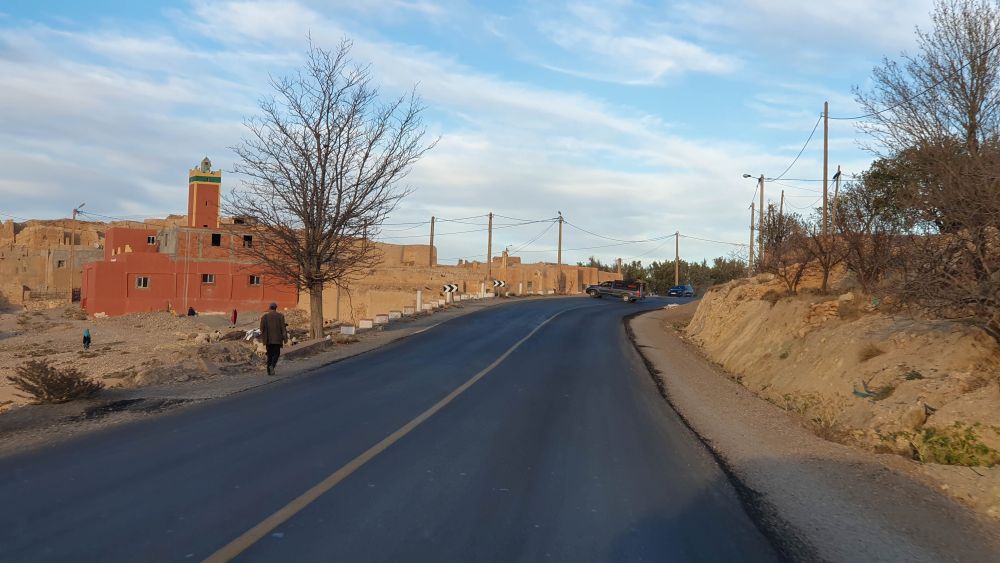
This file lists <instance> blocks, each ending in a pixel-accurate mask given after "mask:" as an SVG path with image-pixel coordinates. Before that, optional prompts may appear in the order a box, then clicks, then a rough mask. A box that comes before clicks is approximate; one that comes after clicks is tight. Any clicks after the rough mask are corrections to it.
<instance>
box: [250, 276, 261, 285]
mask: <svg viewBox="0 0 1000 563" xmlns="http://www.w3.org/2000/svg"><path fill="white" fill-rule="evenodd" d="M250 285H260V276H250Z"/></svg>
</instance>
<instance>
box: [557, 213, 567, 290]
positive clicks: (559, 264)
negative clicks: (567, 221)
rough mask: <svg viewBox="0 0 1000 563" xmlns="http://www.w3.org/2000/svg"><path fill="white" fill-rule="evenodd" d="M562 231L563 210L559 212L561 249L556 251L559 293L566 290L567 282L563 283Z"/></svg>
mask: <svg viewBox="0 0 1000 563" xmlns="http://www.w3.org/2000/svg"><path fill="white" fill-rule="evenodd" d="M562 231H563V216H562V211H560V212H559V250H558V251H557V253H556V265H557V269H556V275H557V276H559V283H558V287H559V293H564V292H565V291H566V287H565V284H564V283H563V269H562Z"/></svg>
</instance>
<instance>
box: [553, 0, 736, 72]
mask: <svg viewBox="0 0 1000 563" xmlns="http://www.w3.org/2000/svg"><path fill="white" fill-rule="evenodd" d="M631 7H632V6H631V2H600V3H594V2H589V1H587V2H581V1H574V2H570V3H568V4H567V5H566V6H565V7H564V8H562V9H557V10H555V13H549V14H547V15H544V16H541V17H539V18H538V19H539V22H538V24H537V25H538V28H539V29H540V30H541V31H542V33H543V34H545V35H546V36H547V37H548V39H549V40H551V41H552V42H553V43H555V44H556V45H558V46H559V47H561V48H562V49H564V50H565V51H566V52H567V53H572V54H573V57H572V58H573V59H574V60H573V62H570V63H566V64H562V65H556V64H549V63H543V66H545V67H546V68H549V69H551V70H556V71H559V72H565V73H568V74H572V75H575V76H582V77H587V78H592V79H596V80H605V81H610V82H621V83H624V84H656V83H659V82H661V81H663V80H664V79H665V78H667V77H668V76H674V75H679V74H683V73H687V72H701V73H710V74H726V73H729V72H732V71H733V70H734V69H735V68H736V65H737V64H738V63H737V59H736V58H735V57H732V56H727V55H720V54H716V53H712V52H710V51H709V50H708V49H705V48H704V47H702V46H700V45H697V44H695V43H692V42H690V41H686V40H683V39H680V38H678V37H675V36H673V35H670V34H668V33H665V32H663V31H659V30H657V29H655V27H652V26H649V25H646V24H644V23H643V22H642V21H641V19H640V18H635V17H631V18H630V17H626V16H625V15H624V14H625V13H626V10H627V9H628V8H631ZM577 59H578V60H577Z"/></svg>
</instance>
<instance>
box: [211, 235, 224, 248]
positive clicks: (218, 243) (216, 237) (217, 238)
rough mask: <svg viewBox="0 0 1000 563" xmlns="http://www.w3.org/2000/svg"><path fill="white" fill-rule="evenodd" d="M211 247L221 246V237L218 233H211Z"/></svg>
mask: <svg viewBox="0 0 1000 563" xmlns="http://www.w3.org/2000/svg"><path fill="white" fill-rule="evenodd" d="M212 246H222V235H221V234H219V233H212Z"/></svg>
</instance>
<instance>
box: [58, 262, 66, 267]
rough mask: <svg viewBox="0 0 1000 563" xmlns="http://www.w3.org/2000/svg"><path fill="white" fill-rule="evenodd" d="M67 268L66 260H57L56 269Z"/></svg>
mask: <svg viewBox="0 0 1000 563" xmlns="http://www.w3.org/2000/svg"><path fill="white" fill-rule="evenodd" d="M65 267H66V261H65V260H56V268H65Z"/></svg>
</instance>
